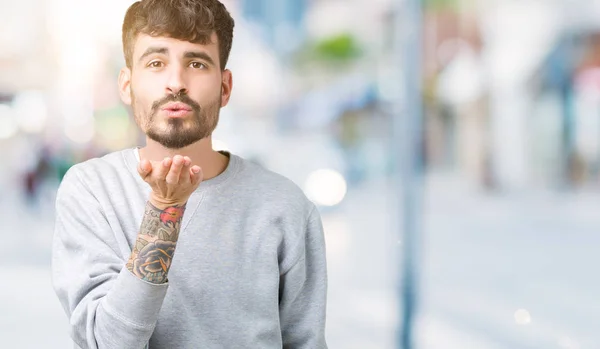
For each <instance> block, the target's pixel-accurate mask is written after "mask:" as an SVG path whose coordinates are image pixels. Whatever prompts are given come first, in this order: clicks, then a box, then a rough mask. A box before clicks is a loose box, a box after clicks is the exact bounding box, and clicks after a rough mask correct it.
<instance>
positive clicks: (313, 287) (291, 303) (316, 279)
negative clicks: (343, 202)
mask: <svg viewBox="0 0 600 349" xmlns="http://www.w3.org/2000/svg"><path fill="white" fill-rule="evenodd" d="M295 252H296V253H297V256H294V258H295V262H294V263H293V264H292V266H291V267H289V268H286V269H284V270H283V273H282V275H281V277H280V290H279V295H280V300H279V319H280V324H281V332H282V339H283V348H284V349H326V348H327V343H326V341H325V315H326V306H327V263H326V256H325V238H324V233H323V225H322V223H321V217H320V216H319V213H318V211H317V209H316V208H313V210H312V212H311V214H310V216H309V219H308V222H307V225H306V229H305V231H304V232H303V234H302V238H301V241H300V244H299V246H298V247H297V250H296V251H295Z"/></svg>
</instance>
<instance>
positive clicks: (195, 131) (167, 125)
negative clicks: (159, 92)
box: [132, 91, 221, 149]
mask: <svg viewBox="0 0 600 349" xmlns="http://www.w3.org/2000/svg"><path fill="white" fill-rule="evenodd" d="M132 101H133V103H132V105H134V106H135V105H136V103H135V98H134V93H133V91H132ZM170 102H181V103H185V104H187V105H189V106H190V107H191V108H192V115H191V116H190V117H186V118H167V119H166V120H165V121H164V122H163V121H161V120H158V113H159V112H160V108H161V107H162V106H164V105H165V104H167V103H170ZM136 109H137V108H135V107H134V110H133V113H134V115H135V119H136V120H137V122H138V125H139V126H140V128H142V130H143V131H144V132H145V133H146V136H148V137H149V138H150V139H152V140H153V141H155V142H157V143H159V144H161V145H162V146H163V147H165V148H167V149H181V148H185V147H187V146H189V145H191V144H194V143H196V142H198V141H200V140H202V139H204V138H206V137H208V136H210V135H211V134H212V133H213V131H214V130H215V128H216V127H217V124H218V122H219V112H220V110H221V97H220V96H219V97H218V98H216V99H215V100H214V101H212V102H210V103H209V104H207V105H206V107H201V106H200V105H199V104H198V103H197V102H196V101H194V100H193V99H191V98H190V97H189V96H188V95H186V94H181V93H180V94H177V95H168V96H165V97H164V98H162V99H160V100H158V101H155V102H154V103H152V107H151V109H150V112H149V114H148V115H147V116H146V117H143V116H142V115H138V113H136ZM161 124H162V125H161Z"/></svg>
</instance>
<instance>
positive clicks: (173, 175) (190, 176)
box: [138, 155, 203, 209]
mask: <svg viewBox="0 0 600 349" xmlns="http://www.w3.org/2000/svg"><path fill="white" fill-rule="evenodd" d="M138 173H139V174H140V176H141V177H142V179H143V180H144V181H145V182H146V183H148V184H149V185H150V187H151V188H152V193H151V195H150V203H152V205H154V206H155V207H156V208H158V209H164V208H167V207H171V206H175V205H185V203H186V202H187V200H188V199H189V197H190V195H192V193H193V192H194V190H196V188H198V186H199V185H200V182H202V178H203V175H202V169H201V168H200V167H199V166H196V165H194V166H192V161H191V160H190V158H189V157H187V156H185V157H183V156H181V155H175V156H174V157H173V159H171V158H168V157H167V158H165V159H164V160H162V161H148V160H145V159H144V160H141V161H140V164H139V166H138Z"/></svg>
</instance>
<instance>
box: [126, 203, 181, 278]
mask: <svg viewBox="0 0 600 349" xmlns="http://www.w3.org/2000/svg"><path fill="white" fill-rule="evenodd" d="M159 207H160V208H159ZM184 212H185V204H179V205H164V204H163V205H160V204H154V203H152V200H150V201H148V203H147V204H146V209H145V212H144V218H143V219H142V224H141V227H140V231H139V233H138V236H137V240H136V242H135V244H134V246H133V249H132V251H131V256H130V257H129V261H128V262H127V269H129V271H131V272H132V273H133V274H134V275H136V276H137V277H139V278H140V279H142V280H144V281H148V282H151V283H155V284H161V283H165V282H167V275H168V272H169V268H170V266H171V261H172V260H173V254H174V253H175V247H176V245H177V240H178V239H179V230H180V228H181V220H182V218H183V213H184Z"/></svg>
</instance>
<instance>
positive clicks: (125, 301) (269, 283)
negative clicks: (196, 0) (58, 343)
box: [52, 148, 327, 349]
mask: <svg viewBox="0 0 600 349" xmlns="http://www.w3.org/2000/svg"><path fill="white" fill-rule="evenodd" d="M137 154H138V152H137V149H135V148H133V149H126V150H123V151H119V152H114V153H111V154H108V155H106V156H104V157H102V158H97V159H92V160H88V161H86V162H83V163H80V164H77V165H75V166H73V167H72V168H71V169H70V170H69V171H68V172H67V174H66V175H65V177H64V179H63V181H62V183H61V185H60V188H59V189H58V194H57V200H56V226H55V234H54V241H53V256H52V279H53V286H54V289H55V291H56V294H57V295H58V298H59V299H60V302H61V303H62V305H63V308H64V310H65V312H66V313H67V316H68V318H69V322H70V335H71V338H72V339H73V341H74V342H75V343H76V346H75V347H76V348H77V347H79V348H101V349H108V348H118V349H130V348H131V349H134V348H144V347H146V346H148V347H149V348H150V349H159V348H165V349H172V348H178V349H179V348H194V349H212V348H226V349H234V348H244V349H249V348H257V349H270V348H305V349H320V348H327V344H326V342H325V313H326V312H325V308H326V294H327V267H326V259H325V241H324V236H323V228H322V223H321V219H320V216H319V213H318V211H317V209H316V208H315V206H314V205H313V204H312V203H311V202H310V201H309V200H308V199H307V198H306V196H305V195H304V194H303V192H302V191H301V190H300V189H299V188H298V187H297V186H296V185H295V184H293V183H292V182H291V181H290V180H288V179H286V178H284V177H282V176H281V175H278V174H275V173H273V172H271V171H268V170H266V169H264V168H262V167H260V166H258V165H256V164H254V163H251V162H249V161H246V160H244V159H242V158H240V157H239V156H236V155H235V154H229V153H226V154H227V155H229V157H230V161H229V165H228V166H227V168H226V170H225V171H224V172H223V173H221V174H220V175H218V176H217V177H215V178H212V179H210V180H206V181H204V182H202V183H201V184H200V186H199V188H198V189H197V190H196V191H195V192H194V193H193V194H192V195H191V197H190V199H189V201H188V203H187V209H186V212H185V214H184V216H183V221H182V225H181V233H180V236H179V241H178V243H177V247H176V250H175V255H174V257H173V261H172V264H171V268H170V270H169V275H168V282H167V283H165V284H152V283H149V282H146V281H143V280H141V279H139V278H138V277H136V276H135V275H134V274H132V273H131V272H130V271H129V270H128V269H127V268H126V267H125V263H126V261H127V260H128V259H129V256H130V254H131V249H132V246H133V243H134V242H135V241H136V237H137V234H138V231H139V228H140V224H141V221H142V218H143V216H144V208H145V205H146V202H147V200H148V198H149V194H150V186H149V185H147V184H146V183H145V182H144V181H143V180H142V179H141V178H140V177H139V175H138V173H137V170H136V168H137V165H138V162H139V157H138V155H137Z"/></svg>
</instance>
